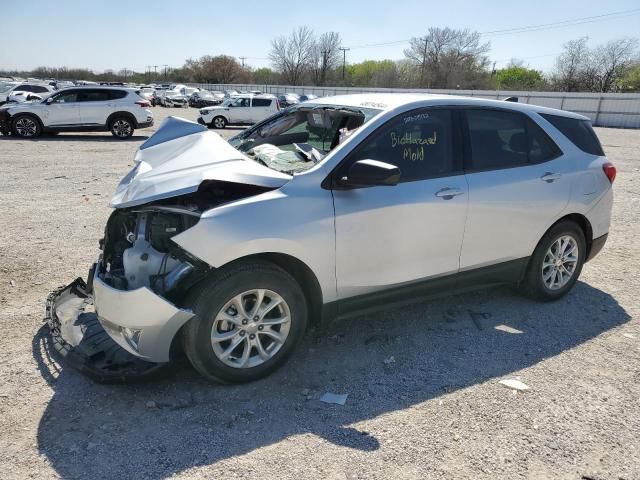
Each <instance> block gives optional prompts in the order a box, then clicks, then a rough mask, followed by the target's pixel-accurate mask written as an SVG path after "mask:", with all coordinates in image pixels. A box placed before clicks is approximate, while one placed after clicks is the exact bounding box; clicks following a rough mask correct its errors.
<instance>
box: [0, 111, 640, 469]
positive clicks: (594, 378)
mask: <svg viewBox="0 0 640 480" xmlns="http://www.w3.org/2000/svg"><path fill="white" fill-rule="evenodd" d="M168 113H171V114H178V115H181V116H187V117H189V118H192V119H194V118H195V116H196V113H197V112H196V110H186V109H185V110H171V111H168V110H164V109H161V108H156V109H155V115H156V119H157V120H160V119H161V118H163V117H164V116H166V115H167V114H168ZM151 130H152V129H147V130H141V131H139V132H136V135H135V136H134V138H132V139H131V140H130V141H118V140H114V139H112V137H111V135H110V134H82V135H75V134H61V135H58V136H55V137H43V138H42V139H40V140H37V141H22V140H17V139H14V138H9V137H2V138H0V304H1V305H2V314H1V315H0V327H1V328H2V332H3V334H2V336H0V432H1V433H0V472H2V474H1V476H2V478H3V479H23V478H38V479H43V478H138V479H139V478H150V479H160V478H166V477H171V476H174V477H176V478H212V479H213V478H224V479H228V478H278V479H297V478H322V479H350V478H363V479H364V478H366V479H370V478H384V479H386V478H393V479H395V478H416V479H418V478H420V479H422V478H437V479H448V478H474V479H479V478H487V479H495V478H509V479H514V478H532V479H534V478H535V479H540V478H554V479H555V478H572V479H574V478H575V479H580V478H585V479H586V478H589V479H619V478H625V479H637V478H640V461H639V460H638V459H639V458H640V403H639V399H640V374H639V360H640V328H639V325H638V319H639V318H640V302H638V294H639V292H640V278H639V277H640V275H639V264H640V240H639V238H640V186H639V185H640V164H639V163H638V158H639V157H640V131H638V130H636V131H632V130H614V129H598V135H599V136H600V138H601V140H602V143H603V144H604V147H605V150H606V152H607V155H608V156H609V158H610V159H611V160H612V161H613V162H614V163H615V164H616V166H617V168H618V179H617V180H616V200H615V207H614V218H613V225H612V229H611V233H610V237H609V242H608V243H607V245H606V247H605V249H604V251H603V252H602V253H601V254H600V255H599V256H598V257H596V259H595V260H594V261H593V262H591V263H589V264H587V265H586V266H585V269H584V271H583V274H582V278H581V281H579V282H578V284H577V285H576V287H575V288H574V289H573V291H572V292H571V293H570V294H569V295H568V296H566V297H565V298H564V299H563V300H561V301H559V302H556V303H552V304H536V303H533V302H531V301H528V300H525V299H523V298H521V297H519V296H517V295H516V294H514V293H513V292H512V291H511V290H510V289H508V288H497V289H491V290H486V291H481V292H477V293H472V294H465V295H459V296H454V297H451V298H447V299H443V300H437V301H431V302H424V303H421V304H416V305H413V306H409V307H405V308H402V309H398V310H393V311H386V312H381V313H379V314H376V315H368V316H363V317H360V318H356V319H353V320H351V321H348V322H345V323H339V324H336V325H333V326H332V327H330V328H329V330H328V332H324V333H322V334H321V335H318V336H311V335H310V336H308V337H307V338H306V339H305V340H304V342H303V344H302V345H300V348H299V349H298V350H297V353H296V354H295V355H294V357H293V358H292V360H291V361H290V362H289V363H287V364H286V365H285V367H284V368H282V369H281V370H280V371H279V372H277V373H276V374H274V375H272V376H271V377H269V378H267V379H265V380H262V381H258V382H255V383H252V384H249V385H243V386H233V387H229V386H212V385H209V384H207V383H205V382H204V381H203V380H201V379H200V378H199V377H198V375H197V374H196V373H195V372H194V371H193V370H192V369H191V368H190V367H189V366H188V365H186V364H184V363H180V362H179V363H178V364H177V365H176V366H175V368H174V370H173V372H172V373H171V375H170V376H169V377H168V378H166V379H163V380H161V381H156V382H153V383H147V384H140V385H129V386H105V385H97V384H94V383H92V382H91V381H90V380H88V379H87V378H85V377H83V376H82V375H81V374H79V373H77V372H76V371H73V370H71V369H68V368H64V366H63V365H60V364H59V363H57V362H56V361H55V360H54V359H52V358H50V357H49V356H48V355H47V352H46V349H45V348H43V345H44V341H45V339H46V336H45V335H44V330H43V329H42V313H43V303H44V299H45V298H46V296H47V294H48V293H49V291H51V290H52V289H53V288H55V287H57V286H59V285H61V284H66V283H68V282H70V281H71V280H73V279H74V278H75V277H77V276H79V275H80V276H85V275H86V272H87V269H88V267H89V265H90V263H91V262H92V260H93V259H94V257H95V256H96V254H97V252H98V249H97V246H98V245H97V242H98V239H99V238H100V237H101V236H102V229H103V227H104V223H105V220H106V218H107V215H108V214H109V209H108V208H107V203H108V199H109V197H110V195H111V193H112V192H113V190H114V188H115V186H116V184H117V182H118V180H119V179H120V177H121V176H122V175H124V174H125V173H126V172H127V170H128V169H129V168H130V167H131V165H132V159H133V155H134V152H135V149H136V148H137V147H138V146H139V145H140V143H141V142H142V141H143V140H144V139H145V138H146V137H147V135H149V134H150V133H151ZM236 131H237V130H236ZM233 133H234V131H233V130H230V129H227V130H225V131H223V132H222V134H223V135H224V136H227V137H228V136H230V135H232V134H233ZM507 378H515V379H520V380H521V381H523V382H524V383H526V384H527V385H529V386H530V390H528V391H525V392H516V391H514V390H510V389H508V388H505V387H504V386H502V385H500V384H498V381H499V380H501V379H507ZM324 392H334V393H347V394H348V395H349V397H348V399H347V403H346V405H344V406H339V405H327V404H324V403H321V402H319V400H318V398H319V397H320V395H321V394H323V393H324Z"/></svg>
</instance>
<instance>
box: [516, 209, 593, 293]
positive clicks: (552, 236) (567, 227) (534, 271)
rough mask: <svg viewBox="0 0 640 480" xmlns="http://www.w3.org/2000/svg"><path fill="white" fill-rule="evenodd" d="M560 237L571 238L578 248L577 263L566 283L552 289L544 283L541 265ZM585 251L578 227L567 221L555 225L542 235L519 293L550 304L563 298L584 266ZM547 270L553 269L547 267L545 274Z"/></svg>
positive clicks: (583, 238) (585, 246)
mask: <svg viewBox="0 0 640 480" xmlns="http://www.w3.org/2000/svg"><path fill="white" fill-rule="evenodd" d="M561 237H571V238H572V239H573V240H574V241H575V243H576V245H577V248H578V255H577V261H576V265H575V269H574V270H573V271H572V272H571V276H570V278H569V279H568V281H567V282H566V283H565V284H564V285H563V286H561V287H559V288H554V289H552V288H549V286H548V285H547V284H546V283H545V281H544V277H543V263H544V260H545V256H546V255H547V252H548V251H549V250H550V248H551V247H552V245H554V243H555V242H556V241H557V240H558V239H560V238H561ZM586 250H587V242H586V240H585V237H584V232H583V231H582V229H581V228H580V226H579V225H577V224H576V223H574V222H572V221H568V220H567V221H562V222H560V223H557V224H556V225H554V226H553V227H551V228H550V229H549V230H548V231H547V233H545V234H544V236H543V237H542V239H541V240H540V242H539V243H538V246H537V247H536V249H535V250H534V252H533V255H532V256H531V259H530V260H529V264H528V265H527V270H526V272H525V275H524V278H523V280H522V282H521V284H520V291H521V292H522V293H523V294H524V295H526V296H527V297H529V298H532V299H534V300H538V301H541V302H550V301H553V300H558V299H559V298H561V297H563V296H564V295H566V294H567V292H569V290H571V288H573V286H574V285H575V283H576V282H577V281H578V277H579V276H580V272H581V271H582V266H583V265H584V261H585V255H586ZM548 268H553V267H547V270H546V271H547V272H548V271H549V270H548Z"/></svg>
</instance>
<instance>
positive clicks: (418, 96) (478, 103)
mask: <svg viewBox="0 0 640 480" xmlns="http://www.w3.org/2000/svg"><path fill="white" fill-rule="evenodd" d="M305 104H306V105H309V104H318V105H342V106H346V107H366V108H378V109H381V110H384V111H387V110H393V109H395V108H399V107H403V106H411V105H415V107H416V108H419V107H426V106H430V105H463V106H470V107H471V106H475V107H493V108H501V109H504V110H514V111H519V112H536V113H549V114H552V115H561V116H564V117H570V118H577V119H580V120H589V118H588V117H585V116H583V115H578V114H577V113H573V112H569V111H566V110H558V109H555V108H549V107H541V106H538V105H530V104H526V103H517V102H505V101H504V100H492V99H487V98H478V97H464V96H461V95H442V94H440V95H438V94H431V93H356V94H351V95H336V96H333V97H322V98H314V99H311V100H308V101H307V102H305Z"/></svg>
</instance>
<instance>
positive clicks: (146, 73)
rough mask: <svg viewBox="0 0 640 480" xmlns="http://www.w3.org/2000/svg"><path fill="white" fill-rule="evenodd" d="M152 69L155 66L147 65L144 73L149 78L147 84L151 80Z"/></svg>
mask: <svg viewBox="0 0 640 480" xmlns="http://www.w3.org/2000/svg"><path fill="white" fill-rule="evenodd" d="M151 67H153V65H147V70H146V71H145V72H144V73H145V76H146V77H147V82H148V81H149V80H150V79H151Z"/></svg>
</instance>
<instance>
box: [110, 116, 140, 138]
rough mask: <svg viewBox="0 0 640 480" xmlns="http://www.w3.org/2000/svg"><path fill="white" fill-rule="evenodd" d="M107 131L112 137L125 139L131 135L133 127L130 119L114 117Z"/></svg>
mask: <svg viewBox="0 0 640 480" xmlns="http://www.w3.org/2000/svg"><path fill="white" fill-rule="evenodd" d="M109 130H111V134H112V135H113V136H114V137H117V138H120V139H125V138H129V137H131V136H132V135H133V130H134V126H133V122H132V121H131V119H130V118H127V117H116V118H114V119H113V120H112V121H111V126H110V127H109Z"/></svg>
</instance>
